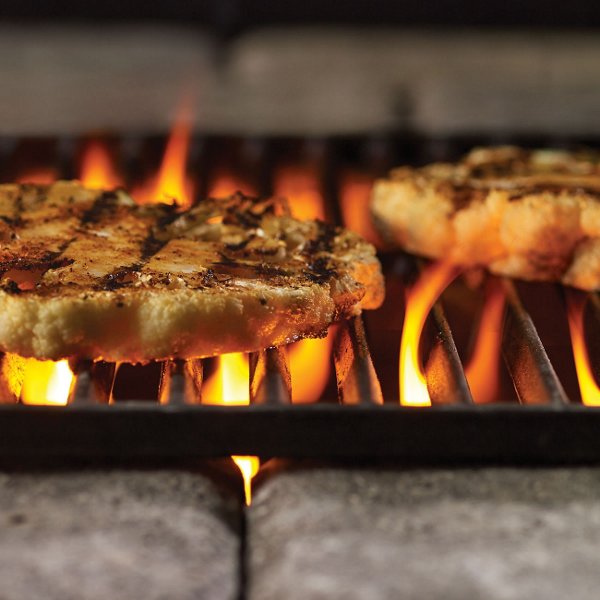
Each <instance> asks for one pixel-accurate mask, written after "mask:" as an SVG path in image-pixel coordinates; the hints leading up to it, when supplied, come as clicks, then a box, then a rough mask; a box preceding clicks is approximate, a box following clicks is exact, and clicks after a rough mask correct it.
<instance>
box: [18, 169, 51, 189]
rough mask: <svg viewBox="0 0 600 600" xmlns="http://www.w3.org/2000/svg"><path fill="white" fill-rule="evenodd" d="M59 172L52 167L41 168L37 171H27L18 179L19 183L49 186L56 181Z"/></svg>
mask: <svg viewBox="0 0 600 600" xmlns="http://www.w3.org/2000/svg"><path fill="white" fill-rule="evenodd" d="M57 177H58V172H57V170H56V169H53V168H52V167H39V168H36V169H27V170H26V171H23V172H22V173H21V174H20V175H19V176H18V177H17V178H16V182H17V183H35V184H37V185H48V184H50V183H52V182H54V181H56V179H57Z"/></svg>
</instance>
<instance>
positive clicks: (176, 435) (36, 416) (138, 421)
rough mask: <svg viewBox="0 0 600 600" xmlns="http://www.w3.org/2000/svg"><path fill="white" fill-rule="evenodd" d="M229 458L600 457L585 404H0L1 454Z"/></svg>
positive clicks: (595, 426)
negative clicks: (246, 455) (111, 405)
mask: <svg viewBox="0 0 600 600" xmlns="http://www.w3.org/2000/svg"><path fill="white" fill-rule="evenodd" d="M231 454H244V455H245V454H251V455H259V456H279V457H294V458H355V459H363V458H382V459H384V458H385V459H399V460H402V461H404V462H408V463H410V464H426V463H432V464H433V463H435V464H443V463H451V464H457V463H470V462H478V463H517V464H519V463H540V464H556V463H573V462H590V461H592V462H593V461H600V410H597V409H593V408H588V407H584V406H578V405H575V406H569V407H564V408H556V407H552V406H518V405H516V406H515V405H512V406H511V405H506V406H493V407H492V406H470V407H464V406H439V407H431V408H424V409H415V408H402V407H395V406H379V407H375V408H373V407H368V406H347V407H344V408H343V409H340V408H339V407H338V406H335V405H330V406H328V405H316V406H296V407H289V406H288V407H273V406H254V407H216V406H214V407H213V406H169V405H165V406H156V405H153V406H151V407H149V406H140V404H139V403H138V404H133V405H129V404H127V405H122V406H119V407H107V406H81V407H76V406H73V407H71V408H68V409H61V408H55V407H22V406H12V407H6V406H4V407H0V458H10V457H46V458H48V457H65V458H67V457H80V458H142V457H146V458H165V459H166V458H193V457H194V458H201V457H220V456H228V455H231Z"/></svg>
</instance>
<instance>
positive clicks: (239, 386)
mask: <svg viewBox="0 0 600 600" xmlns="http://www.w3.org/2000/svg"><path fill="white" fill-rule="evenodd" d="M216 360H217V369H216V371H215V373H214V374H213V375H212V376H211V377H210V378H209V379H208V380H207V381H206V383H205V384H204V386H203V388H202V402H203V403H204V404H226V405H228V406H245V405H248V404H250V389H249V381H250V368H249V365H248V356H247V355H246V354H242V353H238V352H234V353H231V354H221V355H220V356H218V357H217V358H216ZM231 458H232V459H233V462H234V463H235V464H236V465H237V467H238V469H239V470H240V473H241V474H242V477H243V479H244V496H245V499H246V504H247V505H248V506H250V503H251V502H252V478H253V477H254V476H255V475H256V473H258V469H259V467H260V460H259V459H258V457H257V456H232V457H231Z"/></svg>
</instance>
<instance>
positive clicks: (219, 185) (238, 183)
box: [208, 171, 257, 198]
mask: <svg viewBox="0 0 600 600" xmlns="http://www.w3.org/2000/svg"><path fill="white" fill-rule="evenodd" d="M236 192H242V193H243V194H246V195H247V196H256V195H257V191H256V188H254V187H253V186H252V185H250V184H249V183H248V182H247V181H244V180H243V179H241V178H239V177H237V176H236V175H235V174H234V173H230V172H228V171H221V172H219V173H218V174H217V176H216V177H215V181H214V183H213V184H212V185H211V186H210V187H209V190H208V195H209V196H210V197H211V198H226V197H227V196H231V195H232V194H235V193H236Z"/></svg>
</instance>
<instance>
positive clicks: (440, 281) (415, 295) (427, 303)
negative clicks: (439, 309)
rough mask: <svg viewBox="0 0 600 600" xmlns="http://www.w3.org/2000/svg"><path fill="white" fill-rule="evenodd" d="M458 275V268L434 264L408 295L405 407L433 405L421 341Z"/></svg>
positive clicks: (404, 331)
mask: <svg viewBox="0 0 600 600" xmlns="http://www.w3.org/2000/svg"><path fill="white" fill-rule="evenodd" d="M457 274H458V270H457V268H456V266H455V265H452V264H450V263H447V262H438V263H434V264H433V265H431V266H430V267H428V268H427V269H426V270H425V271H423V273H422V274H421V276H420V277H419V280H418V281H417V283H416V284H415V285H414V286H413V287H412V288H411V289H410V290H409V291H408V293H407V297H406V314H405V317H404V325H403V327H402V340H401V343H400V403H401V404H403V405H405V406H430V405H431V399H430V397H429V392H428V390H427V382H426V380H425V375H424V374H423V371H422V369H421V364H420V359H419V341H420V339H421V333H422V331H423V327H424V325H425V320H426V319H427V315H428V314H429V311H430V310H431V308H432V307H433V305H434V303H435V301H436V300H437V299H438V298H439V296H440V295H441V293H442V292H443V291H444V290H445V289H446V287H447V286H448V285H449V284H450V282H451V281H452V280H453V279H454V278H455V277H456V275H457Z"/></svg>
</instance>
